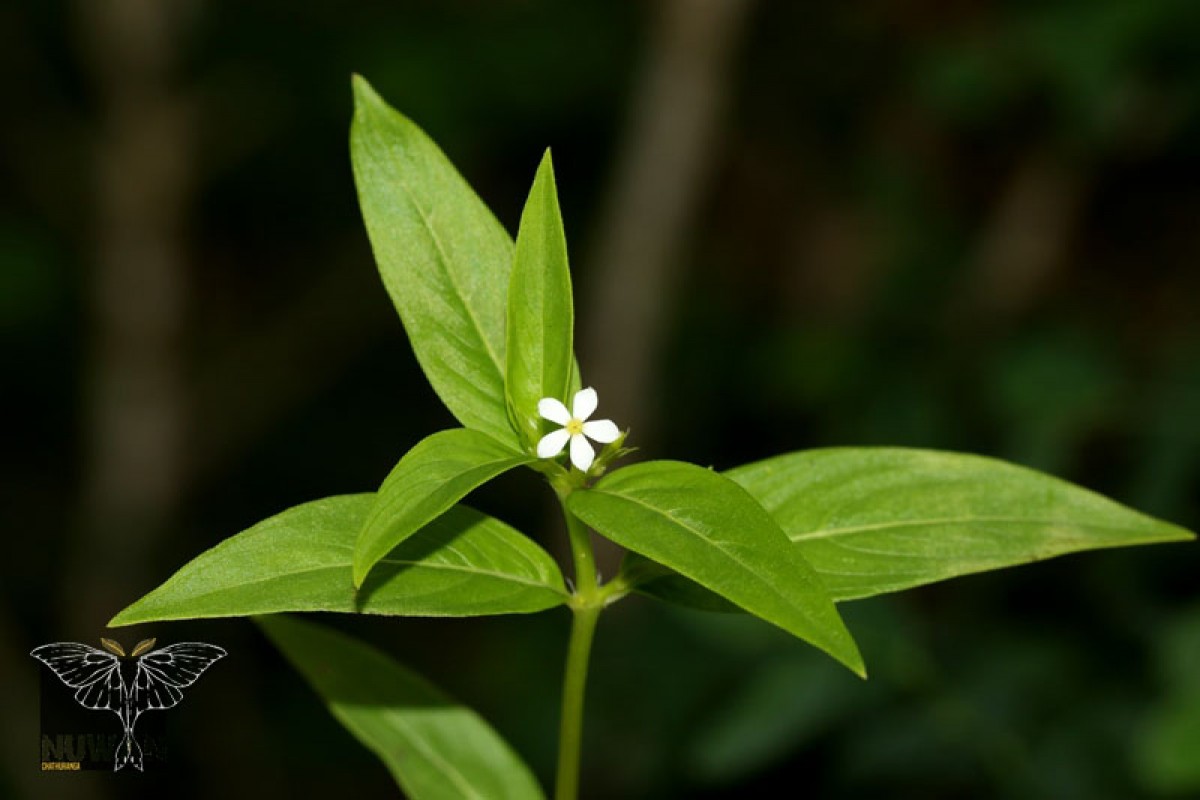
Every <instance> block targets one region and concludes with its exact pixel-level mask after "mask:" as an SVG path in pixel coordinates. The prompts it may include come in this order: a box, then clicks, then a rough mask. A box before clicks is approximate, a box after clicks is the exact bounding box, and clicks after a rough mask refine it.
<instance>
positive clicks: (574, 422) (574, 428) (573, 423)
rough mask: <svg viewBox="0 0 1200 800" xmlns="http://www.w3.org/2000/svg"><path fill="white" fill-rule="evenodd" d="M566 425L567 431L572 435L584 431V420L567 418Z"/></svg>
mask: <svg viewBox="0 0 1200 800" xmlns="http://www.w3.org/2000/svg"><path fill="white" fill-rule="evenodd" d="M566 427H567V433H569V434H571V435H572V436H578V435H579V434H581V433H583V420H580V419H575V418H574V417H571V418H570V419H569V420H567V425H566Z"/></svg>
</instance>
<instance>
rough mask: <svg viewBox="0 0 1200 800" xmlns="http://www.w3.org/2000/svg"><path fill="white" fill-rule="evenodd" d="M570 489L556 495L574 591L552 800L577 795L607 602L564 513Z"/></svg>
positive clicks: (591, 560)
mask: <svg viewBox="0 0 1200 800" xmlns="http://www.w3.org/2000/svg"><path fill="white" fill-rule="evenodd" d="M568 494H570V490H567V491H562V492H559V493H558V499H559V501H560V502H561V503H562V506H563V517H564V518H565V520H566V523H567V538H568V539H569V540H570V546H571V561H572V563H573V564H574V567H575V591H574V593H573V594H572V595H571V603H570V605H571V612H572V617H571V639H570V641H569V642H568V644H567V665H566V669H565V672H564V675H563V688H562V718H561V720H560V721H559V729H558V776H557V780H556V782H555V787H554V798H555V800H576V798H577V797H578V796H579V764H580V760H581V758H582V750H583V698H584V692H585V691H586V689H587V673H588V660H589V658H590V657H591V653H592V638H593V636H594V635H595V633H596V622H597V620H599V619H600V612H601V611H603V610H604V606H605V603H606V602H607V600H608V597H607V593H606V592H604V591H603V590H602V589H601V587H600V586H599V585H598V583H597V581H596V559H595V556H594V555H593V553H592V538H591V534H590V533H588V529H587V527H586V526H584V524H583V522H582V521H581V520H580V519H579V518H578V517H576V516H575V515H574V514H572V513H571V512H570V511H568V510H567V503H566V500H567V495H568Z"/></svg>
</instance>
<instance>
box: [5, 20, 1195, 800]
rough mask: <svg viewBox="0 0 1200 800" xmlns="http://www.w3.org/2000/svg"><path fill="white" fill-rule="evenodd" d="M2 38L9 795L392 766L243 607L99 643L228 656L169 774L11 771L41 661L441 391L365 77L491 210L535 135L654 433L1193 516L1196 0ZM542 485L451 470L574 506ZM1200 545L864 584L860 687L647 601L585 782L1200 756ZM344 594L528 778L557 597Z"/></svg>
mask: <svg viewBox="0 0 1200 800" xmlns="http://www.w3.org/2000/svg"><path fill="white" fill-rule="evenodd" d="M0 66H2V69H0V85H2V86H3V91H4V125H3V126H0V145H2V155H0V186H2V187H3V188H2V190H0V265H2V268H0V322H2V327H3V331H4V353H5V370H4V372H5V378H4V390H3V393H4V400H5V401H6V407H7V408H8V412H7V413H6V419H8V425H7V427H6V430H5V433H4V441H5V444H4V453H5V456H6V458H5V459H4V463H3V481H2V483H0V492H3V506H2V507H3V512H4V530H5V537H4V538H5V543H6V547H5V555H4V558H3V566H2V567H0V575H2V576H3V577H2V588H3V597H4V606H3V608H2V609H0V612H2V614H0V678H2V679H0V686H3V708H4V713H3V714H0V736H2V737H3V738H2V745H3V754H4V759H3V762H2V763H0V795H3V796H5V797H9V796H13V797H55V798H59V797H61V798H71V797H81V798H108V797H116V796H118V795H119V796H122V797H127V798H129V797H149V796H151V795H152V794H154V793H160V792H163V791H169V792H170V795H171V796H173V797H180V798H189V797H211V796H214V795H217V794H218V793H219V794H220V795H221V796H224V797H227V798H231V799H232V798H241V797H247V798H249V797H254V798H259V799H263V798H273V797H280V798H283V797H295V796H321V795H322V794H326V793H328V794H333V793H336V794H338V795H340V796H362V797H366V796H371V797H376V796H378V797H384V796H393V795H394V790H393V788H392V787H391V784H390V780H389V779H388V777H387V775H386V774H385V772H384V770H383V769H382V767H380V766H379V765H378V764H376V763H375V762H374V760H373V759H372V757H371V756H369V755H368V754H367V753H365V752H364V751H362V750H360V749H359V748H358V747H357V745H355V744H354V743H353V741H352V740H351V739H350V738H349V736H348V735H346V734H345V733H344V732H342V731H341V729H340V728H338V726H337V724H336V723H335V722H334V721H333V720H332V719H331V718H330V717H328V715H326V714H325V712H324V711H323V710H322V709H321V707H320V706H319V705H318V703H317V701H316V699H315V698H314V696H312V695H311V693H310V692H309V691H308V689H307V688H306V687H305V686H304V685H303V684H302V682H301V681H300V679H299V678H298V677H297V676H295V675H294V674H292V673H290V672H289V671H288V670H287V669H286V667H285V666H284V665H283V663H282V660H281V659H280V657H279V656H278V655H277V654H275V653H274V652H273V651H272V650H271V649H270V648H269V646H267V645H266V644H265V643H264V642H263V640H262V639H261V637H259V636H258V634H257V632H256V631H255V630H254V628H253V626H252V625H250V624H249V623H247V622H242V621H215V622H206V623H196V624H187V623H185V624H180V625H178V626H160V627H157V628H156V629H154V630H146V631H142V630H137V631H133V632H122V633H121V636H122V637H125V639H126V640H127V641H128V642H132V641H133V640H134V638H135V635H143V634H144V635H157V636H159V637H160V638H161V639H164V640H178V639H181V638H185V637H192V636H194V637H198V638H203V639H205V640H207V641H212V642H216V643H220V644H223V645H224V646H226V647H227V648H228V649H229V651H230V653H231V657H230V658H229V659H228V660H227V661H226V662H223V663H222V664H220V665H219V666H218V668H217V669H215V670H213V671H212V673H211V674H210V675H209V676H206V677H205V680H204V681H203V683H202V685H200V686H198V687H197V690H196V691H194V694H195V695H196V697H197V699H196V700H194V701H192V702H191V703H188V704H185V706H184V707H183V710H182V711H180V712H176V713H175V714H174V715H173V718H172V720H171V721H170V725H168V730H169V731H171V732H172V734H171V735H173V736H175V737H176V739H175V740H174V743H173V746H174V752H173V755H172V759H173V760H172V771H171V772H170V773H168V774H164V775H158V776H144V777H143V776H125V775H121V776H116V777H114V776H111V775H107V774H91V775H48V776H43V775H41V774H40V773H38V772H37V761H36V759H37V734H36V730H37V728H36V715H37V706H36V699H35V698H36V686H37V683H36V681H37V671H36V664H35V662H33V660H32V659H29V658H27V657H26V656H25V655H24V654H25V653H26V652H28V650H29V649H30V648H31V647H33V646H35V645H37V644H41V643H44V642H48V641H56V640H61V639H65V638H77V639H81V640H85V641H93V642H94V640H95V639H96V637H97V636H98V635H99V634H100V633H102V632H103V631H102V625H103V623H104V622H105V621H106V620H107V619H108V618H109V617H110V616H111V615H112V614H113V613H114V612H116V611H117V610H118V609H119V608H121V607H122V606H124V605H125V604H126V603H128V602H130V601H132V600H133V599H135V598H136V597H138V596H140V595H141V594H142V593H144V592H145V591H147V590H148V589H150V588H151V587H153V586H154V585H157V583H159V582H160V581H161V580H163V579H164V578H166V577H167V576H168V575H169V574H170V572H171V571H172V570H174V569H175V568H176V567H178V566H179V565H181V564H182V563H183V562H184V561H185V560H187V559H188V558H190V557H191V556H193V555H195V554H196V553H197V552H199V551H200V550H201V549H202V548H206V547H209V546H211V545H213V544H215V543H217V542H219V541H220V540H221V539H223V538H225V537H226V536H228V535H230V534H232V533H234V532H236V531H238V530H241V529H243V528H245V527H248V526H249V525H250V524H252V523H253V522H255V521H257V520H258V519H260V518H262V517H264V516H267V515H269V514H272V513H274V512H276V511H279V510H281V509H283V508H284V507H287V506H289V505H292V504H295V503H298V502H301V501H304V500H307V499H312V498H316V497H319V496H324V495H329V494H336V493H341V492H353V491H363V490H369V489H371V488H373V487H374V486H376V485H377V484H378V482H379V481H380V480H381V479H382V477H383V476H384V475H385V473H386V471H387V470H388V469H389V467H390V466H391V465H392V464H393V463H394V461H395V460H396V459H398V458H399V456H400V455H401V454H402V453H403V452H404V451H405V450H406V449H407V448H408V447H409V446H411V445H412V444H413V443H415V442H416V441H417V440H418V439H419V438H420V437H421V436H423V435H425V434H427V433H429V432H431V431H433V430H436V429H439V428H443V427H447V426H449V425H450V424H451V420H450V418H449V416H448V414H447V413H446V412H445V411H444V410H443V409H442V408H441V407H440V406H439V404H438V401H437V400H436V398H435V397H434V395H433V393H432V392H431V391H430V390H429V389H428V387H427V386H426V384H425V383H424V380H423V377H422V375H421V373H420V371H419V369H418V368H417V366H416V364H415V361H414V360H413V358H412V356H411V354H410V351H409V349H408V346H407V344H406V341H405V338H404V335H403V331H402V329H401V327H400V325H399V324H398V322H397V320H396V318H395V316H394V313H393V312H392V310H391V308H390V306H389V304H388V302H387V298H386V295H385V294H384V292H383V291H382V290H381V287H380V285H379V282H378V279H377V278H376V277H375V275H374V267H373V264H372V260H371V256H370V252H369V248H368V245H367V241H366V237H365V235H364V232H363V230H362V226H361V223H360V220H359V216H358V212H357V209H356V205H355V196H354V188H353V184H352V181H351V176H350V169H349V162H348V156H347V144H346V136H347V126H348V122H349V116H350V110H351V109H350V92H349V75H350V74H351V72H360V73H362V74H364V75H365V76H367V77H368V78H369V79H370V80H371V81H372V82H373V83H374V84H375V85H376V87H377V88H378V89H379V90H380V92H381V93H382V94H383V95H384V96H385V97H386V98H388V99H389V101H390V102H392V103H393V104H394V105H395V106H396V107H398V108H399V109H401V110H403V111H404V112H405V113H406V114H408V115H410V116H411V117H413V118H414V119H415V120H417V121H418V122H419V123H420V124H421V125H422V126H423V127H425V128H426V130H427V131H428V132H429V133H430V134H431V135H432V136H433V137H434V138H435V139H436V140H437V141H438V142H440V143H441V145H442V146H443V148H444V149H445V150H446V151H447V153H448V154H449V155H450V156H451V158H452V159H453V160H454V161H455V162H456V164H457V165H458V166H459V168H460V169H461V171H462V172H463V173H464V175H465V176H466V177H467V178H468V180H470V181H471V182H472V183H473V185H475V186H476V187H477V190H478V191H479V193H480V194H481V196H482V197H483V198H484V199H485V200H486V201H487V202H488V203H489V204H490V205H491V206H492V208H493V209H494V210H495V211H496V213H497V215H498V217H499V218H500V220H501V221H502V222H503V223H504V224H505V225H506V226H507V227H508V228H509V229H510V230H512V229H513V228H514V226H515V224H516V220H517V218H518V215H519V210H520V207H521V204H522V202H523V200H524V196H525V192H526V191H527V188H528V185H529V182H530V180H531V179H532V176H533V172H534V168H535V166H536V163H537V160H538V158H539V156H540V153H541V151H542V149H543V148H544V147H546V146H548V145H549V146H552V147H553V148H554V154H555V161H556V164H557V166H558V176H559V184H560V187H561V194H562V201H563V204H564V212H565V215H566V226H567V232H568V236H569V239H570V242H571V245H572V258H573V268H574V271H575V276H576V289H577V308H578V314H579V316H580V325H581V330H580V336H579V339H580V350H581V359H582V364H583V368H584V372H585V375H586V376H587V380H588V382H589V383H592V384H594V385H595V386H597V388H598V389H599V391H600V396H601V399H602V403H603V406H602V411H604V412H605V415H606V416H608V415H610V414H611V416H613V418H615V419H616V420H618V421H619V422H621V423H622V424H630V425H632V426H633V428H634V430H633V436H632V438H631V442H634V443H636V444H638V445H640V446H641V448H642V450H641V452H640V453H639V457H657V456H668V455H669V456H672V457H681V458H688V459H692V460H695V461H698V462H700V463H706V464H713V465H715V466H717V467H719V468H726V467H730V466H733V465H735V464H737V463H741V462H744V461H747V460H753V459H757V458H761V457H764V456H767V455H771V454H775V453H779V452H783V451H785V450H791V449H798V448H805V447H814V446H825V445H836V444H887V445H913V446H922V447H937V448H946V449H955V450H968V451H974V452H980V453H985V454H990V455H996V456H1000V457H1004V458H1009V459H1012V460H1015V461H1017V462H1020V463H1023V464H1027V465H1030V466H1034V467H1038V468H1041V469H1045V470H1049V471H1052V472H1054V473H1056V474H1058V475H1061V476H1063V477H1066V478H1068V479H1070V480H1073V481H1076V482H1079V483H1081V484H1083V485H1085V486H1088V487H1091V488H1094V489H1097V490H1099V491H1102V492H1104V493H1107V494H1109V495H1111V496H1113V497H1115V498H1117V499H1119V500H1121V501H1123V502H1125V503H1128V504H1130V505H1133V506H1136V507H1138V508H1141V509H1143V510H1146V511H1148V512H1151V513H1154V514H1156V515H1160V516H1163V517H1165V518H1168V519H1171V520H1173V521H1175V522H1178V523H1180V524H1183V525H1185V526H1188V527H1190V528H1192V529H1196V528H1200V314H1198V313H1197V305H1198V302H1197V301H1198V300H1200V269H1198V268H1197V261H1198V258H1200V180H1198V179H1200V169H1198V168H1200V4H1197V3H1195V2H1194V0H1153V1H1152V2H1129V0H1056V2H1050V3H1047V2H1033V1H1032V0H1029V1H1027V2H999V1H998V0H972V1H971V2H966V3H941V2H933V1H932V0H873V1H872V2H862V3H846V4H837V3H834V4H819V5H818V4H809V3H781V2H776V3H768V2H754V1H753V0H658V2H651V3H613V2H610V1H608V0H585V1H583V2H573V3H550V2H540V1H537V2H535V1H534V0H521V1H516V0H514V1H511V2H492V3H478V2H465V1H463V0H455V1H454V2H432V0H430V1H428V2H400V3H390V4H383V3H368V2H349V1H347V2H340V3H329V2H313V3H303V4H296V3H283V2H278V1H277V0H260V2H255V3H233V2H218V1H217V0H209V2H202V0H187V1H183V0H173V1H172V2H164V1H163V0H75V1H74V2H62V1H61V0H14V1H13V2H9V3H6V4H4V5H3V6H2V7H0ZM537 491H538V489H537V487H536V485H535V483H534V482H533V481H530V480H529V479H528V476H520V477H518V476H510V477H508V478H506V479H504V480H502V481H501V482H500V484H499V485H498V486H496V487H492V488H490V489H488V490H485V491H483V492H481V493H480V495H479V497H477V498H476V499H475V502H476V504H477V505H479V506H481V507H483V508H485V509H486V510H489V511H491V512H493V513H496V514H498V515H500V516H502V517H504V518H505V519H507V520H509V521H511V522H513V523H514V524H518V525H519V526H521V527H523V528H525V529H526V530H547V531H548V533H549V535H548V537H547V539H546V541H547V543H548V544H551V546H554V545H553V542H554V541H556V540H557V538H556V537H557V536H558V534H559V531H558V530H557V525H556V523H555V522H554V521H553V517H552V516H551V515H550V513H549V512H550V509H549V508H548V507H546V506H543V505H541V504H540V501H538V500H537V499H536V498H537V497H539V496H540V495H538V494H537V493H536V492H537ZM613 556H614V554H611V553H610V554H607V556H606V557H607V558H608V562H607V563H608V564H609V567H608V568H609V570H610V571H611V564H612V558H613ZM1198 567H1200V556H1198V555H1197V550H1196V548H1195V547H1194V546H1186V545H1182V546H1181V545H1175V546H1168V547H1161V548H1146V549H1141V550H1131V551H1119V552H1111V553H1096V554H1090V555H1084V556H1079V557H1072V558H1068V559H1064V560H1061V561H1053V562H1049V563H1046V564H1041V565H1037V566H1033V567H1028V568H1023V569H1021V570H1016V571H1010V572H1006V573H1000V574H995V575H988V576H981V577H972V578H966V579H960V580H957V581H953V582H950V583H947V584H943V585H938V586H933V587H929V588H926V589H922V590H919V591H913V592H909V593H905V594H902V595H898V596H894V597H889V598H881V599H876V600H871V601H864V602H857V603H852V604H848V605H847V606H845V607H844V609H845V613H846V615H847V618H848V620H849V622H850V624H851V627H852V629H853V630H854V631H855V632H856V633H857V634H858V635H859V636H860V638H861V641H862V645H863V649H864V652H865V655H866V657H867V661H868V664H869V665H870V668H871V672H872V679H871V680H870V681H869V682H867V683H865V684H863V683H860V682H858V681H857V680H856V679H854V678H852V677H851V676H849V674H848V673H844V671H839V669H838V668H837V667H836V666H834V665H833V664H832V662H830V661H828V659H823V658H822V657H821V656H819V655H818V654H817V653H816V652H815V651H812V650H811V649H808V648H805V647H803V646H802V645H800V644H798V643H796V642H795V641H791V640H789V639H788V638H787V637H786V636H783V635H781V634H778V633H777V632H775V631H774V630H772V629H770V628H768V627H767V626H766V625H764V624H761V623H756V622H753V621H751V620H747V619H742V618H738V617H733V616H722V615H712V616H704V615H699V614H694V613H691V612H682V611H676V610H671V609H666V608H663V607H658V606H653V605H652V604H651V603H650V602H648V601H642V600H636V599H635V600H631V601H629V602H626V603H623V604H622V605H620V606H619V607H617V608H616V609H615V610H614V611H613V613H611V615H610V616H609V617H608V618H606V620H605V621H604V623H603V624H602V629H601V631H600V635H599V638H598V644H597V651H596V656H595V659H596V660H595V669H594V672H593V678H592V683H591V693H590V696H589V706H590V710H591V714H592V716H591V720H590V723H589V726H588V729H587V737H588V751H587V752H588V754H587V757H586V761H585V778H584V785H585V787H586V793H587V796H589V797H593V798H601V797H623V798H624V797H627V798H676V797H680V798H681V797H690V798H724V797H748V796H760V795H767V794H770V795H772V796H778V794H779V790H778V788H777V787H779V786H781V785H782V786H794V787H795V794H797V795H804V796H812V797H862V796H866V797H889V798H893V797H894V798H1017V797H1020V798H1055V800H1070V799H1071V798H1087V800H1103V799H1105V798H1113V799H1114V800H1117V799H1118V798H1120V799H1125V798H1134V797H1139V798H1140V797H1147V798H1154V797H1165V798H1180V797H1197V796H1200V599H1198V596H1197V593H1196V588H1197V584H1196V575H1197V573H1198V569H1197V568H1198ZM330 622H333V623H335V624H339V625H342V626H344V627H347V628H349V629H351V630H353V631H355V632H357V633H359V634H360V635H362V636H363V637H365V638H368V639H370V640H372V641H375V642H377V643H380V644H381V645H382V646H384V647H385V648H387V649H388V650H390V651H391V652H394V653H395V654H396V655H397V656H398V657H399V658H402V659H404V660H405V661H406V662H408V663H410V664H412V665H413V666H415V667H417V668H418V669H420V670H422V671H424V672H425V673H426V674H428V675H430V676H431V677H433V678H434V679H435V680H436V681H437V682H438V683H440V684H441V685H442V686H443V687H445V688H446V689H448V690H449V691H450V692H451V693H453V694H455V695H456V696H458V697H459V698H461V699H463V700H465V701H466V702H468V703H469V704H471V705H473V706H475V707H477V708H479V709H480V710H481V711H482V712H483V713H485V715H486V716H488V718H489V719H491V720H492V721H494V723H495V724H496V726H497V727H498V728H499V729H500V730H501V731H502V732H503V733H504V734H505V735H507V736H509V737H510V738H511V740H512V741H513V742H514V743H515V744H516V746H517V747H518V748H519V749H520V750H521V751H522V752H523V753H524V754H526V755H527V757H528V758H529V759H530V761H531V763H532V764H533V765H534V768H535V769H536V770H537V771H538V772H539V774H540V775H542V776H543V778H546V779H548V778H549V777H550V772H551V770H552V763H553V747H554V742H553V733H554V728H555V721H556V717H557V707H556V704H557V690H558V680H559V676H560V672H561V662H562V657H563V645H564V642H565V636H566V623H567V620H566V617H565V614H559V613H551V614H547V615H542V616H539V617H530V618H515V617H514V618H503V619H484V620H472V621H460V622H448V621H437V620H402V621H399V622H392V621H385V620H330ZM200 698H203V699H200ZM767 787H775V788H771V789H768V788H767Z"/></svg>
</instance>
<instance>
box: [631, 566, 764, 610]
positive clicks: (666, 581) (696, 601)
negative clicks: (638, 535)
mask: <svg viewBox="0 0 1200 800" xmlns="http://www.w3.org/2000/svg"><path fill="white" fill-rule="evenodd" d="M620 580H622V581H623V582H624V583H625V585H627V586H629V587H630V588H631V589H632V590H633V591H635V592H637V593H638V594H643V595H646V596H647V597H653V598H655V599H656V600H664V601H666V602H668V603H671V604H673V605H677V606H682V607H684V608H690V609H693V610H695V611H711V612H713V613H718V614H740V613H742V609H741V607H740V606H736V605H734V604H733V603H731V602H729V601H728V600H726V599H725V598H724V597H721V595H719V594H717V593H716V592H712V591H709V590H708V589H705V588H704V587H703V586H701V585H700V584H698V583H696V582H695V581H693V580H691V579H690V578H685V577H683V576H682V575H680V574H679V573H678V572H676V571H675V570H673V569H671V568H670V567H668V566H666V565H664V564H659V563H658V562H657V561H651V560H650V559H648V558H646V557H645V556H644V555H642V554H641V553H634V552H632V551H630V552H628V553H626V554H625V558H624V559H622V560H621V571H620Z"/></svg>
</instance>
